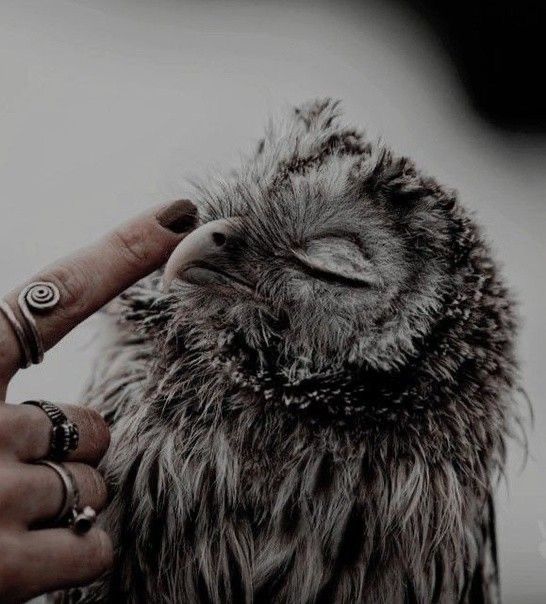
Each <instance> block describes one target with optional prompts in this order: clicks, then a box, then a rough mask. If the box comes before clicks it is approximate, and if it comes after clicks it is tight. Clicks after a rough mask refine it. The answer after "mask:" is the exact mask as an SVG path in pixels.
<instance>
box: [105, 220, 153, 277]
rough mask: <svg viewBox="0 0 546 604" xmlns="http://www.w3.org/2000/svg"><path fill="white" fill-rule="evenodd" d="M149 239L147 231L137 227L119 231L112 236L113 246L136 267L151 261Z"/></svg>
mask: <svg viewBox="0 0 546 604" xmlns="http://www.w3.org/2000/svg"><path fill="white" fill-rule="evenodd" d="M149 239H150V238H149V233H148V232H147V230H146V229H145V228H143V227H140V228H139V227H136V226H132V227H130V228H128V227H124V228H120V229H117V230H115V231H114V232H113V233H112V235H111V243H112V246H113V247H114V248H115V249H116V251H117V252H119V253H120V254H121V256H122V257H123V259H124V260H125V261H126V262H127V263H128V264H129V265H130V266H136V267H139V266H141V265H143V264H147V263H148V261H149V258H150V253H151V250H150V244H149Z"/></svg>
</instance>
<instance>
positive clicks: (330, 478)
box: [69, 100, 518, 604]
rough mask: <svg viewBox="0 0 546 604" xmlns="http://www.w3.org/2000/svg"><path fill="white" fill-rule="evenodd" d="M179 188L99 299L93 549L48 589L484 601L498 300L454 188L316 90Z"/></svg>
mask: <svg viewBox="0 0 546 604" xmlns="http://www.w3.org/2000/svg"><path fill="white" fill-rule="evenodd" d="M194 199H195V203H196V204H197V205H198V207H199V213H200V219H201V226H200V227H199V228H198V229H197V230H196V231H195V232H194V233H195V235H193V234H192V235H191V236H188V241H190V237H193V239H192V240H191V241H190V242H189V243H188V242H185V241H183V242H182V244H181V248H180V252H179V253H178V252H177V253H176V254H177V255H176V258H177V259H178V260H176V262H175V261H173V263H174V264H168V266H167V268H166V269H165V273H164V274H163V275H162V274H155V275H153V276H151V277H149V278H147V279H146V280H144V281H142V282H140V283H139V284H138V285H137V286H135V287H134V288H132V289H130V290H128V291H127V292H126V293H124V294H123V295H122V296H121V298H120V299H119V301H118V304H117V306H116V310H115V311H112V313H111V314H112V315H113V322H114V323H115V328H114V334H115V335H114V338H113V340H114V341H113V344H112V345H111V346H110V347H109V348H108V349H107V350H105V351H104V354H103V355H102V357H101V361H100V362H99V364H98V367H97V370H96V372H95V375H94V379H93V383H92V385H91V387H90V389H89V393H88V399H89V400H90V404H91V405H93V406H94V407H96V408H97V409H99V410H100V411H101V412H102V413H103V414H104V416H105V417H106V418H107V419H108V421H109V423H110V424H111V428H112V445H111V447H110V450H109V452H108V454H107V455H106V457H105V459H104V461H103V463H102V470H103V471H104V473H105V475H106V477H107V480H108V482H109V484H110V486H111V489H112V493H113V498H112V501H111V503H110V504H109V506H108V507H107V509H106V510H105V512H104V513H103V514H102V524H103V525H104V527H105V528H106V529H107V530H108V531H109V532H110V534H111V535H113V539H114V543H115V546H116V551H117V559H116V565H115V568H114V569H113V570H112V572H111V573H109V574H108V575H107V576H106V577H104V578H103V579H101V580H100V581H98V582H97V583H95V584H94V585H92V586H90V587H89V588H87V589H85V590H74V591H72V592H71V593H70V595H69V598H71V599H72V601H81V602H110V601H111V602H128V603H137V602H158V603H159V602H191V603H200V602H202V603H214V604H216V603H225V602H237V603H239V602H241V603H251V602H255V603H262V602H264V603H266V602H284V603H287V604H289V603H294V604H296V603H297V604H302V603H332V602H336V603H337V602H340V603H355V602H371V603H385V604H387V603H388V604H392V603H398V602H400V603H430V602H450V603H451V602H462V603H464V602H466V603H470V602H472V603H473V604H475V603H479V602H483V603H486V602H487V603H492V602H498V601H499V599H500V595H499V577H498V563H497V555H496V545H495V515H494V489H495V485H496V482H497V480H498V478H499V476H500V475H501V474H502V472H503V468H504V463H505V442H506V439H507V438H508V437H509V436H510V435H511V434H513V432H514V430H515V428H516V426H517V411H516V405H515V403H514V399H515V392H516V389H517V383H518V373H517V364H516V360H515V357H514V350H513V349H514V338H515V332H516V323H517V322H516V318H515V315H514V307H513V303H512V301H511V297H510V295H509V293H508V291H507V289H506V287H505V285H504V284H503V282H502V280H501V278H500V277H499V273H498V269H497V267H496V265H495V263H494V262H493V260H492V259H491V254H490V252H489V249H488V246H487V245H486V243H485V242H484V239H483V237H482V235H481V233H480V231H479V229H478V227H477V226H476V224H475V222H474V220H473V219H472V218H471V216H469V214H468V213H467V212H466V211H465V210H464V209H463V208H462V207H461V205H460V203H459V201H458V200H457V196H456V194H455V192H454V191H452V190H450V189H447V188H445V187H442V186H441V185H439V184H438V183H437V182H436V181H435V180H434V179H432V178H430V177H428V176H425V175H424V174H423V173H421V172H420V171H419V170H418V169H417V168H416V167H415V165H414V163H413V162H412V161H411V160H410V159H408V158H406V157H402V156H398V155H396V154H395V153H393V152H392V151H391V150H389V149H388V148H387V147H386V146H385V145H383V144H381V143H378V142H371V141H369V140H368V139H367V138H366V136H365V135H364V133H362V132H360V131H359V130H356V129H354V128H352V127H348V126H346V125H345V124H344V123H343V122H342V119H341V112H340V109H339V104H338V103H337V102H333V101H331V100H324V101H314V102H312V103H309V104H306V105H303V106H301V107H298V108H296V109H294V110H291V111H290V112H289V114H288V116H287V117H286V118H285V119H284V120H283V121H281V122H280V123H277V124H272V125H270V126H269V128H268V130H267V132H266V136H265V137H264V138H263V140H262V141H260V143H259V145H258V149H257V151H256V153H255V154H253V155H251V156H250V157H248V158H247V159H245V160H244V161H243V162H242V165H241V167H240V168H239V169H238V170H236V171H235V172H233V173H232V174H230V175H229V176H227V177H219V178H218V179H216V180H215V181H214V182H212V183H211V182H208V183H206V185H198V186H197V187H196V191H195V197H194ZM203 250H204V251H203ZM196 255H197V256H199V262H197V261H196V260H195V257H196ZM174 257H175V255H173V258H174ZM190 257H191V258H192V259H193V260H192V262H191V263H189V262H188V261H187V259H188V258H190ZM184 259H186V260H184ZM166 277H168V286H169V288H168V291H164V289H162V287H161V281H162V278H163V281H165V279H166Z"/></svg>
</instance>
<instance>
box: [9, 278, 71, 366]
mask: <svg viewBox="0 0 546 604" xmlns="http://www.w3.org/2000/svg"><path fill="white" fill-rule="evenodd" d="M60 298H61V295H60V292H59V289H58V288H57V286H56V285H55V284H54V283H50V282H49V281H35V282H34V283H29V285H27V286H26V287H25V288H24V289H23V290H22V291H21V293H20V294H19V296H18V298H17V304H18V305H19V310H20V311H21V315H22V316H23V318H24V319H25V322H24V324H21V323H20V322H19V319H18V318H17V317H16V315H15V313H14V312H13V310H12V308H11V306H10V305H9V304H8V303H7V302H6V301H5V300H0V311H1V312H2V313H3V314H4V316H5V317H6V319H7V320H8V322H9V323H10V325H11V326H12V328H13V330H14V332H15V335H16V336H17V340H18V342H19V346H20V347H21V351H22V353H23V359H22V362H21V364H22V367H24V368H26V367H29V366H30V365H32V364H35V365H37V364H38V363H41V362H42V361H43V359H44V345H43V342H42V338H41V336H40V333H39V331H38V327H37V325H36V321H35V319H34V316H33V314H32V312H44V311H47V310H49V309H51V308H53V307H54V306H56V304H57V303H58V302H59V300H60Z"/></svg>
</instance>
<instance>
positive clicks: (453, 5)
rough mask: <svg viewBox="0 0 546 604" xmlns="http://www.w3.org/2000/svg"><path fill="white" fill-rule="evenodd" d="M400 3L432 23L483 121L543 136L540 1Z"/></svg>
mask: <svg viewBox="0 0 546 604" xmlns="http://www.w3.org/2000/svg"><path fill="white" fill-rule="evenodd" d="M401 2H403V3H405V4H409V5H410V6H411V7H412V8H413V9H414V10H416V11H417V12H418V13H420V14H421V15H422V16H423V17H424V18H425V19H426V20H427V21H428V22H429V23H430V24H431V25H432V27H433V28H434V30H435V31H436V34H437V35H438V37H439V39H440V41H441V42H442V44H443V45H444V46H445V48H446V50H447V52H448V53H449V55H450V56H451V58H452V60H453V63H454V65H455V67H456V69H457V70H458V72H459V76H460V78H461V80H462V82H463V85H464V86H465V88H466V90H467V93H468V95H469V96H470V99H471V102H472V104H473V106H474V107H475V109H476V110H477V111H478V112H479V113H480V114H481V115H482V117H483V118H485V119H487V120H488V121H489V122H491V123H492V124H494V125H496V126H498V127H500V128H504V129H507V130H512V131H519V132H541V133H546V82H545V78H544V76H545V71H546V69H545V67H546V50H545V49H546V19H545V17H546V9H545V5H546V3H545V2H530V1H528V0H512V1H511V2H507V1H505V0H498V1H495V0H489V1H486V0H451V1H448V2H445V1H442V0H401Z"/></svg>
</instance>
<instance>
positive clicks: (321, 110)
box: [294, 98, 341, 131]
mask: <svg viewBox="0 0 546 604" xmlns="http://www.w3.org/2000/svg"><path fill="white" fill-rule="evenodd" d="M294 116H295V118H296V121H297V122H299V123H301V124H303V125H304V127H305V129H306V130H307V131H310V130H326V129H328V128H330V127H331V126H332V124H333V123H334V122H335V120H337V119H338V118H339V117H340V116H341V110H340V101H339V100H334V99H330V98H326V99H315V100H313V101H309V102H307V103H303V104H302V105H300V106H298V107H295V108H294Z"/></svg>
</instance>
